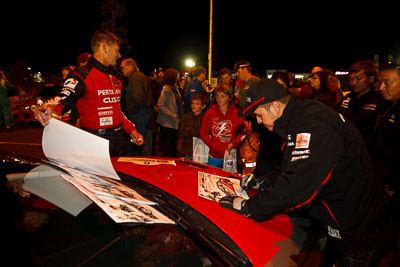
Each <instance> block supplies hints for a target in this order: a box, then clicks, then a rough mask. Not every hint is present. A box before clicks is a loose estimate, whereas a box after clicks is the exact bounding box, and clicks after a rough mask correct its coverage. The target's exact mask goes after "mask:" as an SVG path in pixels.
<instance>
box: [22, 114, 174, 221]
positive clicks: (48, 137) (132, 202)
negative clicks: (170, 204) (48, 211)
mask: <svg viewBox="0 0 400 267" xmlns="http://www.w3.org/2000/svg"><path fill="white" fill-rule="evenodd" d="M60 140H62V142H60ZM42 148H43V152H44V153H45V155H46V157H47V158H48V159H49V160H50V161H51V162H52V164H53V165H56V166H57V167H59V168H62V169H63V170H65V171H66V173H62V174H58V175H54V176H57V177H53V178H54V179H52V181H54V182H55V184H54V187H53V189H54V190H51V192H49V191H50V190H41V191H40V194H39V195H40V196H41V197H43V198H45V199H47V200H49V201H50V202H52V203H57V204H56V205H58V206H60V205H61V206H62V208H64V209H65V210H66V211H69V210H71V208H70V207H68V203H67V204H64V203H63V202H62V201H59V200H60V199H61V197H62V196H63V197H64V198H65V197H67V199H68V196H69V198H74V197H76V196H77V195H76V194H79V191H80V192H81V193H83V194H84V195H85V196H87V198H88V199H90V200H91V201H93V202H95V203H96V204H97V205H98V206H99V207H100V208H101V209H102V210H104V212H105V213H107V214H108V215H109V216H110V217H111V218H112V219H113V220H114V221H115V222H117V223H149V224H152V223H163V224H174V221H172V220H171V219H169V218H168V217H167V216H165V215H163V214H162V213H161V212H159V211H158V210H157V209H155V208H154V206H155V205H156V204H157V203H154V202H152V201H150V200H148V199H146V198H144V197H143V196H141V195H140V194H139V193H138V192H136V191H135V190H134V189H132V188H129V187H127V186H125V185H123V184H121V183H119V182H118V181H117V180H120V178H119V177H118V174H117V173H116V172H115V170H114V168H113V166H112V163H111V159H110V155H109V143H108V140H106V139H103V138H101V137H98V136H96V135H93V134H91V133H88V132H85V131H83V130H81V129H78V128H75V127H73V126H71V125H69V124H66V123H64V122H61V121H59V120H56V119H51V120H50V121H49V124H48V125H47V126H46V127H45V128H44V131H43V138H42ZM59 177H61V178H63V179H64V180H65V181H67V182H68V183H70V184H72V185H73V186H74V187H75V188H76V189H78V190H79V191H78V192H77V193H74V192H72V191H68V190H66V187H65V186H64V185H63V183H62V181H63V179H61V181H59V182H57V179H59ZM50 178H51V177H50ZM109 178H112V179H109ZM36 180H37V183H36V184H38V187H39V188H40V187H41V186H40V183H44V181H40V178H38V179H36ZM68 183H67V184H68ZM28 190H29V188H28ZM55 191H57V192H56V194H54V193H55ZM75 191H76V190H75ZM50 193H52V195H51V196H50ZM71 202H72V201H71ZM60 203H61V204H60ZM86 205H87V204H86V203H83V204H82V207H86ZM75 213H76V211H75V212H72V214H75Z"/></svg>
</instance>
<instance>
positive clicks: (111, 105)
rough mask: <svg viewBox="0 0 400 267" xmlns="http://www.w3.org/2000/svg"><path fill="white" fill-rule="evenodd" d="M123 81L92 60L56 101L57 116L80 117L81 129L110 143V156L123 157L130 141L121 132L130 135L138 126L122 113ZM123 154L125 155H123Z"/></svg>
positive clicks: (70, 79) (71, 77)
mask: <svg viewBox="0 0 400 267" xmlns="http://www.w3.org/2000/svg"><path fill="white" fill-rule="evenodd" d="M121 90H122V84H121V81H120V80H118V78H117V77H116V76H115V75H114V70H113V69H112V68H111V67H106V66H104V65H103V64H101V63H100V62H99V61H97V60H96V59H95V58H94V57H91V58H90V60H89V62H88V64H87V65H86V66H83V67H80V68H77V69H75V70H73V71H72V72H71V73H70V75H69V76H68V78H67V79H66V80H65V82H64V85H63V89H62V91H61V92H60V94H59V95H58V97H57V98H56V101H57V103H58V105H57V106H56V112H57V113H59V114H63V113H65V112H67V111H69V110H71V111H72V113H73V114H74V115H73V117H77V116H78V117H79V119H80V125H81V128H82V129H84V130H87V131H89V132H91V133H94V134H96V135H98V136H101V137H104V138H106V139H108V140H110V154H111V155H123V154H126V153H125V149H126V147H127V145H122V144H123V143H124V142H123V141H124V140H123V139H127V138H126V136H125V135H123V134H122V133H121V132H122V131H120V130H121V129H123V130H124V131H125V132H126V133H128V134H130V133H131V132H132V131H134V130H135V125H134V124H133V123H132V122H131V121H129V120H128V119H127V118H126V117H125V115H124V114H123V113H122V110H121V105H120V100H121ZM121 150H122V151H121Z"/></svg>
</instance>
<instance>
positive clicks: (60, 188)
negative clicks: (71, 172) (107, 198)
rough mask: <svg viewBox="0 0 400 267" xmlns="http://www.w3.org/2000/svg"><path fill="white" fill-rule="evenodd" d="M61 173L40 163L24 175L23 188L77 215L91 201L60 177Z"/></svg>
mask: <svg viewBox="0 0 400 267" xmlns="http://www.w3.org/2000/svg"><path fill="white" fill-rule="evenodd" d="M63 174H64V173H63V172H61V171H59V170H56V169H54V168H52V167H50V166H47V165H40V166H38V167H35V168H34V169H32V170H31V172H29V173H27V174H26V175H25V178H24V185H23V186H24V189H25V190H27V191H29V192H31V193H33V194H35V195H37V196H40V197H42V198H43V199H46V200H47V201H49V202H51V203H53V204H54V205H56V206H58V207H60V208H62V209H63V210H65V211H67V212H69V213H70V214H72V215H73V216H77V215H78V214H79V213H80V212H81V211H82V210H83V209H85V208H86V207H87V206H89V205H90V204H91V203H92V201H91V200H90V199H89V198H87V197H86V196H85V195H83V194H82V193H81V192H80V191H79V190H78V189H77V188H76V187H74V186H72V185H71V184H70V183H68V182H67V181H65V180H64V179H62V178H61V175H63Z"/></svg>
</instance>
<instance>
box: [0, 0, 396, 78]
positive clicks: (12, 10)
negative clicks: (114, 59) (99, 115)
mask: <svg viewBox="0 0 400 267" xmlns="http://www.w3.org/2000/svg"><path fill="white" fill-rule="evenodd" d="M8 2H10V3H8ZM8 2H7V3H3V4H2V5H3V7H2V9H1V10H2V15H1V16H0V19H1V25H2V38H1V40H2V41H1V48H2V49H1V50H2V57H1V62H0V66H1V68H3V69H5V70H7V68H8V65H9V64H13V63H15V62H16V61H25V62H28V64H29V65H30V66H32V68H34V69H37V70H39V71H43V72H45V71H47V72H59V70H60V67H61V66H65V65H76V58H77V56H78V55H79V54H80V53H81V52H86V51H87V52H90V38H91V36H92V34H93V32H94V31H95V30H96V29H97V28H98V27H99V25H100V23H101V21H103V20H104V18H103V17H102V15H101V9H100V4H99V3H100V2H101V1H95V0H87V1H86V0H81V1H76V0H69V1H63V2H60V1H52V2H49V1H43V3H41V1H28V2H20V1H8ZM126 2H127V10H126V16H125V17H124V18H123V19H121V20H120V21H119V23H120V26H124V27H126V28H127V30H128V35H127V38H128V40H129V44H130V45H131V50H130V51H121V54H122V56H123V57H132V58H134V59H135V60H136V61H137V63H138V66H139V68H140V69H141V70H142V71H143V72H144V73H146V74H149V72H150V71H151V70H152V69H153V68H155V67H157V66H163V67H165V68H168V67H174V68H177V69H178V70H181V69H183V67H184V61H185V59H186V58H188V57H191V58H193V59H194V60H195V61H196V65H203V66H204V67H206V68H207V54H208V29H209V1H207V0H203V1H186V2H185V1H164V2H157V1H132V0H129V1H126ZM143 2H145V3H143ZM275 2H278V3H276V4H273V3H272V2H269V1H254V0H247V1H217V0H214V22H213V25H214V27H213V70H219V69H221V68H223V67H228V68H233V65H234V63H235V62H236V61H238V60H241V59H246V60H248V61H249V62H250V63H251V65H252V66H253V70H254V71H255V72H261V71H264V70H266V69H286V70H288V71H292V72H309V71H310V70H311V68H312V67H313V66H315V65H320V66H322V67H323V68H331V69H333V70H339V69H346V68H348V67H349V66H350V65H351V63H353V62H354V61H356V60H359V59H368V58H370V59H373V57H374V55H375V54H379V55H380V61H381V63H383V62H384V61H385V60H386V58H387V56H388V55H389V54H392V55H393V56H395V57H400V34H398V27H399V22H398V21H397V20H396V14H394V13H393V12H391V11H390V9H391V8H390V5H389V4H387V5H386V6H383V7H380V6H379V5H380V4H381V2H379V4H376V5H378V6H372V5H369V6H367V4H365V3H364V5H363V6H355V7H354V5H352V6H351V7H348V6H347V5H346V2H345V3H344V4H341V3H339V2H332V1H329V2H320V4H317V3H318V2H316V3H314V4H313V3H309V2H305V1H301V3H295V4H293V3H290V4H289V2H287V1H275ZM138 3H140V4H138ZM382 3H383V2H382ZM347 4H348V3H347ZM392 8H394V7H392ZM392 13H393V15H390V14H392ZM4 14H6V15H4Z"/></svg>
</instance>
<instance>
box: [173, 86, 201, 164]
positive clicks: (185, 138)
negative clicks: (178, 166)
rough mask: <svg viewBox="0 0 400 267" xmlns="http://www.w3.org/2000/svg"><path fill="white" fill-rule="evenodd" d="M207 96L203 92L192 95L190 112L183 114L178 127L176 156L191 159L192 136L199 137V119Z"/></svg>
mask: <svg viewBox="0 0 400 267" xmlns="http://www.w3.org/2000/svg"><path fill="white" fill-rule="evenodd" d="M206 104H207V97H206V96H205V95H204V94H201V93H199V94H195V95H193V96H192V103H191V109H192V112H190V113H187V114H185V115H184V116H183V120H182V124H181V126H180V128H179V137H178V149H177V151H178V157H185V158H186V159H190V160H192V159H193V137H198V138H200V127H201V121H202V120H203V116H204V112H203V111H204V109H205V108H206Z"/></svg>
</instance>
